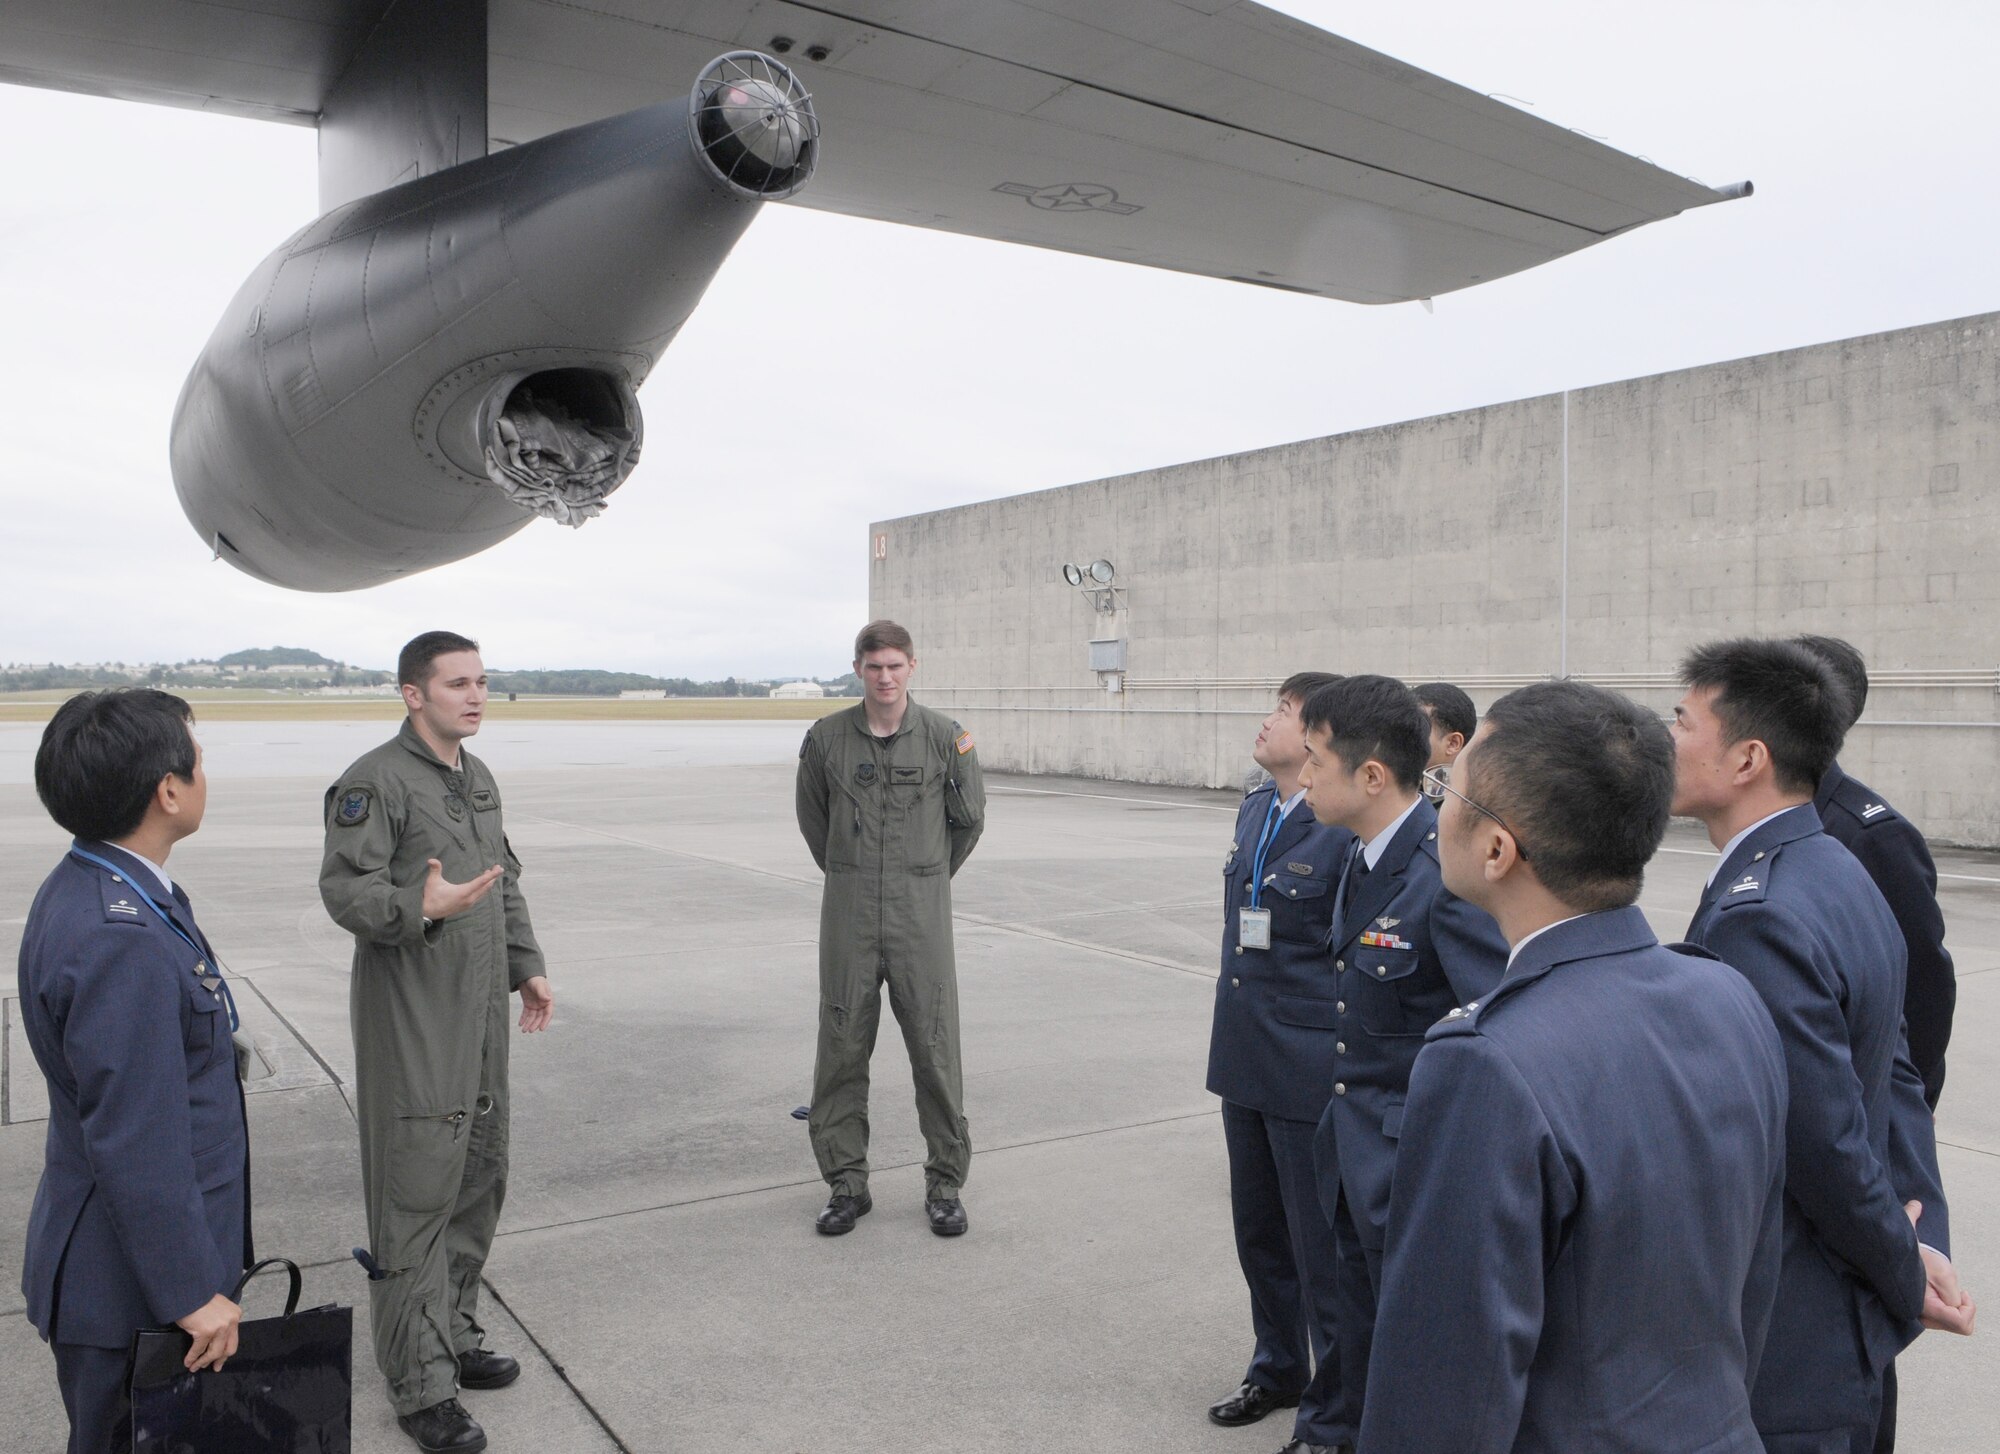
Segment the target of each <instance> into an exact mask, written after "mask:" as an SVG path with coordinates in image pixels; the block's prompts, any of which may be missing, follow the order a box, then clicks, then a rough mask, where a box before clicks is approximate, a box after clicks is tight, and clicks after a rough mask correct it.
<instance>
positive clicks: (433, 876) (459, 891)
mask: <svg viewBox="0 0 2000 1454" xmlns="http://www.w3.org/2000/svg"><path fill="white" fill-rule="evenodd" d="M429 862H430V870H431V871H430V876H429V877H428V878H426V879H425V880H424V917H425V918H426V919H449V918H450V917H451V916H452V915H454V914H463V913H464V912H465V911H466V910H467V909H469V908H471V907H472V906H473V905H474V904H476V903H478V902H479V901H480V900H481V899H483V898H485V897H486V895H487V892H488V890H490V889H491V888H492V887H493V885H495V884H497V883H498V882H500V873H501V869H502V865H500V864H497V863H496V864H494V865H493V867H491V868H489V869H487V870H486V872H484V873H482V874H481V875H479V877H478V878H476V879H473V880H472V881H471V882H469V883H462V884H455V883H447V882H446V881H445V876H444V865H443V864H442V863H439V862H438V861H437V860H436V859H435V858H433V859H431V860H429Z"/></svg>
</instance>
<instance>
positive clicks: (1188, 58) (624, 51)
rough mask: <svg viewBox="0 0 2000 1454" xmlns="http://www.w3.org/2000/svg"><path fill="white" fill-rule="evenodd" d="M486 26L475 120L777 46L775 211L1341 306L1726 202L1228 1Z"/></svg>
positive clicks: (985, 1)
mask: <svg viewBox="0 0 2000 1454" xmlns="http://www.w3.org/2000/svg"><path fill="white" fill-rule="evenodd" d="M492 16H493V27H492V32H491V45H492V57H491V67H492V76H493V87H492V93H491V96H492V113H491V115H492V131H493V134H494V136H495V137H499V138H506V139H508V140H514V141H521V140H527V139H529V138H531V137H534V136H539V135H542V134H544V133H545V132H548V131H552V130H556V129H559V128H561V127H564V126H568V125H573V124H574V123H576V122H578V121H583V120H590V119H595V118H596V117H599V116H602V115H605V114H609V113H613V112H616V111H619V110H623V109H627V108H629V107H631V106H636V105H639V104H641V103H642V102H645V101H650V100H655V99H658V98H659V96H660V94H661V89H662V85H663V80H662V78H663V77H670V76H671V77H680V76H685V75H691V74H693V71H694V69H695V68H696V67H698V66H700V65H701V63H702V62H703V61H704V60H706V59H707V58H708V56H709V55H710V54H712V53H713V52H714V51H715V50H716V49H717V48H728V47H732V46H741V47H745V48H753V49H759V50H770V49H773V45H774V41H776V40H778V39H781V38H782V39H789V40H791V41H792V42H793V44H792V46H791V48H790V50H789V51H788V52H786V53H785V55H784V59H785V61H786V63H787V64H789V65H794V66H796V67H797V68H798V71H799V74H800V76H801V77H802V79H803V80H804V81H805V83H806V84H807V85H808V86H809V87H811V88H812V91H813V96H814V102H815V105H816V106H817V107H818V109H819V114H820V118H821V121H822V122H823V124H824V127H825V139H824V145H823V149H822V153H821V159H820V168H819V172H818V174H817V175H816V176H815V177H814V180H813V183H812V185H811V186H810V187H809V188H807V189H806V190H805V191H803V192H801V193H800V194H799V195H798V196H797V197H795V198H794V199H792V202H793V205H797V206H804V207H817V208H823V209H826V210H828V211H833V212H842V213H847V214H850V215H853V216H859V217H873V218H880V219H883V220H885V221H890V222H903V223H909V224H911V225H913V226H918V227H934V228H941V229H943V230H945V231H950V232H963V233H969V234H972V235H974V236H978V237H991V238H999V239H1002V240H1005V241H1008V242H1019V243H1027V244H1029V245H1031V246H1035V247H1049V248H1056V249H1060V250H1062V251H1065V252H1077V253H1085V254H1088V255H1091V256H1094V257H1103V258H1113V259H1116V260H1118V261H1121V262H1131V263H1143V264H1146V265H1148V266H1152V267H1161V268H1170V269H1173V270H1175V271H1179V272H1190V273H1201V274H1206V275H1208V276H1210V277H1217V278H1231V279H1235V280H1237V281H1239V282H1248V283H1259V284H1263V285H1266V286H1270V287H1278V288H1289V289H1294V290H1297V291H1300V292H1306V293H1316V294H1320V295H1322V296H1325V297H1330V298H1343V299H1347V300H1350V301H1353V302H1362V303H1389V302H1398V301H1403V300H1407V299H1411V298H1427V297H1432V296H1435V295H1437V294H1440V293H1446V292H1449V291H1451V290H1453V289H1455V288H1463V287H1467V286H1470V285H1471V284H1474V283H1478V282H1483V281H1486V280H1488V279H1491V278H1496V277H1501V276H1504V275H1505V274H1508V273H1513V272H1517V271H1519V270H1521V269H1523V268H1528V267H1532V266H1534V265H1535V264H1537V263H1542V262H1547V261H1548V260H1550V259H1551V258H1555V257H1559V256H1561V255H1563V254H1565V253H1569V252H1574V251H1576V250H1577V249H1579V248H1582V247H1586V246H1588V245H1590V244H1591V243H1594V242H1599V241H1601V240H1603V239H1604V238H1606V237H1609V236H1611V235H1613V234H1614V233H1618V232H1622V231H1625V230H1626V229H1628V228H1632V227H1637V226H1640V225H1641V224H1643V223H1647V222H1653V221H1657V220H1659V219H1661V218H1664V217H1670V216H1672V215H1674V214H1675V213H1678V212H1681V211H1683V210H1685V209H1687V208H1689V207H1697V206H1701V205H1703V204H1705V203H1709V202H1714V201H1719V200H1722V199H1723V198H1724V197H1725V196H1727V195H1729V194H1728V193H1725V192H1719V191H1717V190H1714V189H1712V188H1709V187H1705V186H1702V185H1701V184H1699V183H1696V182H1691V181H1689V180H1687V179H1685V178H1682V177H1678V176H1675V175H1673V174H1672V173H1670V172H1666V171H1663V170H1662V169H1660V168H1659V167H1656V166H1653V165H1651V164H1650V163H1648V162H1644V161H1641V160H1639V159H1637V158H1635V157H1631V156H1627V155H1625V154H1624V153H1622V152H1619V151H1617V150H1615V149H1613V148H1611V147H1608V146H1605V145H1603V144H1602V143H1600V142H1597V141H1593V140H1591V139H1590V138H1589V137H1586V136H1582V135H1580V134H1578V133H1576V132H1573V131H1570V130H1567V129H1566V128H1564V127H1560V126H1555V125H1552V124H1551V123H1549V122H1547V121H1543V120H1541V119H1539V118H1538V117H1534V116H1530V115H1527V114H1524V113H1523V112H1521V111H1519V110H1517V109H1515V108H1513V107H1511V106H1507V105H1505V104H1503V103H1501V102H1498V101H1494V100H1492V99H1490V98H1488V97H1486V96H1484V95H1481V94H1479V93H1477V92H1474V91H1470V90H1467V89H1465V88H1464V87H1462V86H1457V85H1454V84H1452V83H1451V82H1449V81H1445V80H1441V79H1440V78H1438V77H1436V76H1433V75H1430V74H1428V73H1426V72H1424V71H1421V70H1418V69H1416V68H1415V67H1413V66H1407V65H1404V64H1403V63H1402V62H1400V61H1396V60H1392V59H1390V58H1389V57H1387V56H1384V55H1381V54H1378V53H1377V52H1374V51H1370V50H1367V49H1364V48H1363V47H1361V46H1358V45H1354V44H1352V43H1350V42H1348V41H1345V40H1342V39H1340V38H1339V37H1338V36H1334V35H1329V34H1328V33H1326V32H1325V31H1322V30H1320V29H1318V28H1316V27H1314V26H1311V25H1307V24H1305V23H1303V22H1301V21H1297V20H1293V19H1290V18H1288V17H1285V16H1282V15H1279V14H1278V13H1276V12H1275V11H1272V10H1269V9H1266V8H1265V7H1264V6H1261V5H1256V4H1249V3H1234V0H834V3H828V4H819V5H795V4H781V3H756V4H727V3H724V4H717V3H708V0H588V3H574V4H562V5H551V4H542V3H532V0H530V3H518V0H517V3H503V0H496V3H495V6H494V9H493V11H492ZM822 46H823V47H825V49H826V59H825V60H824V61H814V60H813V59H812V58H811V57H812V55H813V54H814V53H815V51H814V48H817V47H822Z"/></svg>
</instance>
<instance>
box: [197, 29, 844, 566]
mask: <svg viewBox="0 0 2000 1454" xmlns="http://www.w3.org/2000/svg"><path fill="white" fill-rule="evenodd" d="M818 149H819V141H818V123H817V121H816V119H815V117H814V114H813V110H812V103H811V99H810V98H809V97H808V96H807V95H806V93H805V91H804V89H803V87H801V86H800V85H799V83H798V81H797V79H796V78H795V77H794V76H793V75H792V73H791V71H789V70H788V69H787V68H786V67H784V66H783V65H781V64H780V63H778V62H777V61H774V60H772V59H770V58H769V57H767V56H762V55H758V54H756V53H754V52H737V53H735V54H732V55H728V56H723V57H721V58H720V59H718V60H716V61H714V62H711V63H710V64H709V65H708V66H707V67H705V68H704V69H703V71H702V74H701V77H700V78H699V79H698V80H697V82H696V84H695V87H694V91H693V93H692V95H691V96H690V98H689V99H688V100H687V101H674V102H667V103H664V104H661V105H658V106H650V107H647V108H645V109H643V110H640V111H633V112H629V113H627V114H626V115H623V116H615V117H612V118H611V119H609V120H606V121H599V122H593V123H592V124H590V125H587V126H580V127H576V128H575V129H573V130H570V131H565V132H560V133H557V134H556V135H553V136H548V137H544V138H542V139H541V140H538V141H534V142H530V143H528V144H526V145H523V146H518V147H514V148H512V149H511V150H508V151H504V152H501V153H499V154H498V155H495V156H490V157H486V158H484V159H482V160H479V161H474V162H468V163H466V164H464V165H462V166H456V167H452V168H450V169H448V170H445V171H441V172H437V173H434V174H433V175H431V176H428V177H424V178H421V179H420V180H418V181H414V182H409V183H406V184H404V185H403V186H399V187H392V188H390V189H389V190H388V191H385V192H379V193H376V194H375V195H374V196H370V197H364V198H362V199H360V200H359V201H357V202H353V203H350V204H348V205H347V206H345V207H340V208H337V209H335V210H334V211H332V212H329V213H328V214H327V215H326V216H324V217H322V218H320V219H319V220H318V221H316V222H314V223H313V224H312V225H311V226H309V227H307V228H305V229H304V230H303V231H301V232H300V233H298V234H297V235H296V236H295V237H293V238H292V239H291V240H290V241H289V242H287V243H285V245H284V246H282V247H281V248H279V249H278V250H277V251H276V252H275V253H273V254H272V255H271V256H270V257H269V258H266V259H265V260H264V262H263V264H262V265H260V266H259V267H258V269H257V271H256V272H255V273H253V274H252V275H251V277H250V280H249V281H248V282H246V283H245V284H244V285H243V287H242V289H241V290H240V291H239V292H238V293H237V295H236V297H235V299H234V300H233V301H232V302H231V303H230V305H229V308H228V310H227V311H226V312H225V313H224V314H223V316H222V321H221V322H220V323H219V324H218V325H217V326H216V330H215V333H214V335H213V336H212V337H211V338H210V339H209V341H208V345H207V347H206V348H204V349H203V350H202V354H201V357H200V359H198V360H197V361H196V363H195V366H194V371H193V372H192V373H191V374H190V375H189V377H188V381H187V384H186V386H185V387H184V388H183V389H182V391H181V398H180V403H179V405H178V406H177V408H176V409H175V411H174V424H173V444H172V458H173V472H174V486H175V489H176V490H177V491H178V493H179V495H180V499H181V507H182V508H183V509H184V510H185V511H186V512H187V517H188V519H189V520H190V521H191V522H192V523H193V524H194V527H195V529H196V531H198V532H199V533H200V535H201V537H202V539H203V540H204V541H206V542H209V543H210V544H211V545H213V547H214V549H215V551H216V553H217V554H218V555H219V556H220V557H221V558H223V559H225V560H227V561H228V562H229V563H230V564H232V565H234V566H236V567H237V568H238V569H240V570H243V571H246V572H248V573H249V574H251V575H253V576H257V577H260V578H261V579H263V580H267V581H271V582H273V583H275V584H277V585H281V586H290V587H294V588H296V589H301V590H312V591H342V590H353V589H357V588H359V587H364V586H372V585H379V584H381V583H382V582H385V581H390V580H395V579H398V578H400V577H402V576H407V575H410V574H412V573H414V572H417V571H421V570H428V569H429V568H430V567H432V566H436V565H442V564H444V563H445V562H447V561H453V560H459V559H462V558H464V557H465V556H468V555H473V554H476V553H477V552H479V551H481V550H484V549H486V548H487V547H488V546H491V545H494V544H496V543H498V542H499V541H501V540H504V539H505V538H506V537H507V536H509V535H512V534H513V533H514V532H515V531H517V530H519V529H520V528H521V527H522V526H524V525H526V524H527V523H528V522H529V521H531V520H533V519H534V518H535V517H536V516H537V515H542V516H546V517H548V518H552V519H556V520H560V521H563V522H564V523H568V524H572V525H575V524H581V523H583V521H585V520H587V519H589V518H590V517H591V516H592V515H595V514H596V513H598V512H599V511H601V510H602V509H603V508H604V504H605V500H606V497H607V496H609V494H610V493H611V491H613V490H615V489H616V488H617V487H618V485H619V484H621V483H622V482H623V481H624V480H625V478H626V477H627V476H628V475H629V474H630V473H631V471H632V468H633V466H634V465H636V464H637V463H638V459H639V451H640V445H641V442H642V434H643V429H642V423H641V420H640V417H639V405H638V399H637V396H636V390H637V388H638V386H639V384H640V383H641V382H642V381H643V380H644V379H645V377H646V375H647V373H648V372H649V371H650V370H651V369H652V367H653V364H654V363H655V362H656V361H657V360H658V359H659V357H660V354H661V352H662V351H663V350H664V349H665V348H666V347H667V345H668V344H669V343H671V342H672V341H673V338H674V336H675V334H677V333H678V332H679V331H680V328H681V325H682V324H683V323H684V322H685V321H686V320H687V317H688V315H689V314H690V313H692V312H693V311H694V307H695V305H696V304H697V303H698V302H700V301H701V297H702V294H703V293H704V292H705V291H706V290H707V287H708V283H709V280H710V279H711V278H712V277H714V275H715V271H716V269H717V268H718V267H720V266H721V264H722V260H723V259H724V258H725V257H727V256H728V254H729V250H730V248H731V247H732V246H734V245H735V242H736V240H737V238H738V237H740V236H741V235H742V233H743V230H744V228H746V227H747V226H748V225H749V223H750V219H751V217H753V216H754V215H755V213H756V211H757V208H758V206H759V205H761V203H762V202H763V201H764V200H766V199H769V198H773V197H782V196H788V195H790V194H791V193H792V192H794V191H797V190H798V188H799V187H801V186H803V185H804V184H805V182H806V181H807V179H808V178H809V177H810V176H811V174H812V170H813V167H814V165H815V163H816V162H817V159H818Z"/></svg>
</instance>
